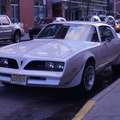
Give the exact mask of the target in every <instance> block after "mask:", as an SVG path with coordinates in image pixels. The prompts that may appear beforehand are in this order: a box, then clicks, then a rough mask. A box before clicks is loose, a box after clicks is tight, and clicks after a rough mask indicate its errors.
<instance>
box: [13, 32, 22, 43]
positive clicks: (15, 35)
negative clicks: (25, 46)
mask: <svg viewBox="0 0 120 120" xmlns="http://www.w3.org/2000/svg"><path fill="white" fill-rule="evenodd" d="M20 40H21V35H20V32H18V31H16V32H15V33H14V38H13V43H18V42H20Z"/></svg>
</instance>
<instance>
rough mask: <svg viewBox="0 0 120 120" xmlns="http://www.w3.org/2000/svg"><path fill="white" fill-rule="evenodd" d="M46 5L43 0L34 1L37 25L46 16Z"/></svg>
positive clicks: (35, 22)
mask: <svg viewBox="0 0 120 120" xmlns="http://www.w3.org/2000/svg"><path fill="white" fill-rule="evenodd" d="M45 11H46V5H45V4H44V3H43V1H42V0H35V1H34V24H37V23H38V22H39V20H40V19H41V18H45V16H46V12H45Z"/></svg>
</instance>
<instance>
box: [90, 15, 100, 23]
mask: <svg viewBox="0 0 120 120" xmlns="http://www.w3.org/2000/svg"><path fill="white" fill-rule="evenodd" d="M90 21H91V22H101V20H100V18H99V17H98V16H97V15H93V16H92V17H91V18H90Z"/></svg>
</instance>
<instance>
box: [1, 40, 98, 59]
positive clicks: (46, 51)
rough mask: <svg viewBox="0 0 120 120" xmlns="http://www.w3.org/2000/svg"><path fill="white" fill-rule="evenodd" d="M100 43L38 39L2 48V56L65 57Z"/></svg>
mask: <svg viewBox="0 0 120 120" xmlns="http://www.w3.org/2000/svg"><path fill="white" fill-rule="evenodd" d="M95 45H98V43H94V42H74V41H65V40H58V39H54V40H46V39H41V40H39V39H36V40H32V41H27V42H20V43H16V44H11V45H8V46H5V47H2V48H0V55H1V57H17V56H18V57H30V58H31V57H32V58H33V57H34V58H35V57H36V58H38V57H48V58H59V59H63V58H65V57H67V56H68V55H73V54H74V53H75V52H76V51H78V50H79V51H81V52H82V51H83V50H85V49H88V48H90V47H93V46H95Z"/></svg>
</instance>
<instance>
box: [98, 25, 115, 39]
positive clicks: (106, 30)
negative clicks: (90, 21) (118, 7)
mask: <svg viewBox="0 0 120 120" xmlns="http://www.w3.org/2000/svg"><path fill="white" fill-rule="evenodd" d="M99 32H100V36H101V40H102V41H105V40H107V39H114V38H115V36H114V34H113V32H112V30H111V28H110V27H109V26H100V27H99Z"/></svg>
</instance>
